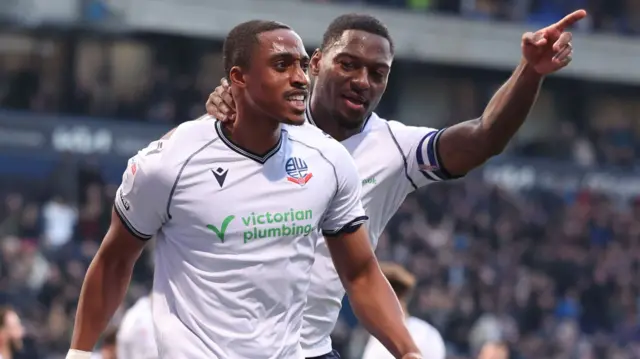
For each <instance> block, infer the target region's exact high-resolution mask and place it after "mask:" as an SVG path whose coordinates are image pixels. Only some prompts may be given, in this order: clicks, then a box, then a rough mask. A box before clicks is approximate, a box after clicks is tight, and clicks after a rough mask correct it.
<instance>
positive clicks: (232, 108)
mask: <svg viewBox="0 0 640 359" xmlns="http://www.w3.org/2000/svg"><path fill="white" fill-rule="evenodd" d="M206 106H207V113H208V114H209V115H211V116H213V117H215V118H216V119H218V120H220V121H222V122H233V121H235V117H236V103H235V102H234V101H233V96H232V95H231V87H230V86H229V82H228V81H227V79H225V78H222V79H221V80H220V86H218V87H216V89H215V90H214V91H213V92H212V93H211V94H210V95H209V98H208V99H207V105H206Z"/></svg>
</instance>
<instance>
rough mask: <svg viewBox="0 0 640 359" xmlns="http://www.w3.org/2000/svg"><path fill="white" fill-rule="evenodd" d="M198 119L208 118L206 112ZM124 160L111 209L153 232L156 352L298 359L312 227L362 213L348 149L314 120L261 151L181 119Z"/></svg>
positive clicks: (141, 233) (185, 358)
mask: <svg viewBox="0 0 640 359" xmlns="http://www.w3.org/2000/svg"><path fill="white" fill-rule="evenodd" d="M204 119H206V118H204ZM167 137H168V138H165V139H162V140H160V141H157V142H154V143H152V144H151V145H150V146H149V147H148V148H147V149H145V150H142V151H141V152H139V153H138V155H136V156H135V157H133V158H132V159H131V160H130V164H129V167H128V169H127V170H126V171H125V174H124V175H123V183H122V185H121V186H120V188H119V189H118V192H117V196H116V202H115V204H116V205H115V208H116V210H117V213H118V214H119V216H120V217H121V219H122V221H123V223H125V225H126V226H127V227H128V228H129V230H130V231H131V232H132V233H133V234H135V235H136V236H138V237H139V238H141V239H149V238H151V237H152V236H154V235H155V236H156V241H157V243H156V247H155V262H156V267H155V275H154V284H153V293H152V301H153V319H154V324H155V333H156V339H157V343H158V351H159V356H160V358H165V359H168V358H170V359H239V358H250V359H300V358H302V356H303V354H302V352H301V347H300V343H299V338H300V328H301V324H302V312H303V309H304V305H305V302H306V294H307V289H308V287H309V275H310V270H311V266H312V264H313V261H314V254H315V247H316V244H317V241H318V238H320V236H319V231H322V232H323V233H324V234H325V235H335V234H338V233H340V232H341V231H351V230H354V229H355V228H357V227H358V226H360V225H361V224H362V223H364V222H365V221H366V216H365V213H364V210H363V208H362V204H361V202H360V192H361V183H360V179H359V176H358V173H357V169H356V167H355V164H354V163H353V160H352V159H351V157H350V156H349V153H348V152H347V151H346V150H345V149H344V147H343V146H341V145H340V143H338V142H336V141H335V140H333V139H330V138H328V137H327V136H326V135H324V134H322V132H321V131H319V130H318V129H317V128H314V127H313V126H297V127H296V126H283V127H282V133H281V136H280V141H279V142H278V144H277V146H275V147H274V148H273V149H272V150H271V151H269V152H268V153H267V154H265V155H264V156H259V155H256V154H253V153H250V152H248V151H246V150H244V149H242V148H240V147H238V146H236V145H235V144H233V143H232V142H231V141H230V140H229V139H228V138H227V137H225V135H224V133H223V131H222V129H221V125H220V122H218V121H190V122H187V123H184V124H182V125H180V126H178V127H177V129H176V130H175V131H173V133H171V134H170V135H168V136H167Z"/></svg>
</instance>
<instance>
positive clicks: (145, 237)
mask: <svg viewBox="0 0 640 359" xmlns="http://www.w3.org/2000/svg"><path fill="white" fill-rule="evenodd" d="M113 208H114V209H115V211H116V214H117V215H118V218H120V222H122V224H124V227H125V228H126V229H127V231H129V233H131V235H133V236H134V237H136V238H138V239H140V240H142V241H148V240H150V239H151V237H153V235H150V234H144V233H142V232H140V231H138V230H137V229H135V227H133V225H132V224H131V222H129V220H128V219H127V217H125V215H124V213H122V212H121V209H120V208H119V207H118V205H117V204H115V203H114V204H113Z"/></svg>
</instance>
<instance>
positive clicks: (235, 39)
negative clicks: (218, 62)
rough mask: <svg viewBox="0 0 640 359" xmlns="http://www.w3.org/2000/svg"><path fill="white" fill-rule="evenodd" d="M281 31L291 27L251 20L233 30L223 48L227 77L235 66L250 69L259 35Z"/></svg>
mask: <svg viewBox="0 0 640 359" xmlns="http://www.w3.org/2000/svg"><path fill="white" fill-rule="evenodd" d="M279 29H288V30H291V27H289V26H288V25H285V24H283V23H281V22H277V21H269V20H251V21H247V22H243V23H241V24H239V25H237V26H236V27H234V28H233V29H231V31H229V34H227V37H226V39H225V40H224V45H223V46H222V56H223V63H224V71H225V76H226V77H227V78H228V77H229V72H230V71H231V68H232V67H234V66H241V67H245V68H248V67H249V64H250V62H251V61H250V60H251V52H252V51H253V47H254V46H255V45H256V44H258V35H260V34H262V33H263V32H269V31H274V30H279Z"/></svg>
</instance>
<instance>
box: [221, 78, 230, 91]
mask: <svg viewBox="0 0 640 359" xmlns="http://www.w3.org/2000/svg"><path fill="white" fill-rule="evenodd" d="M220 86H222V87H224V88H225V89H226V88H228V87H229V81H227V78H226V77H223V78H221V79H220Z"/></svg>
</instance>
